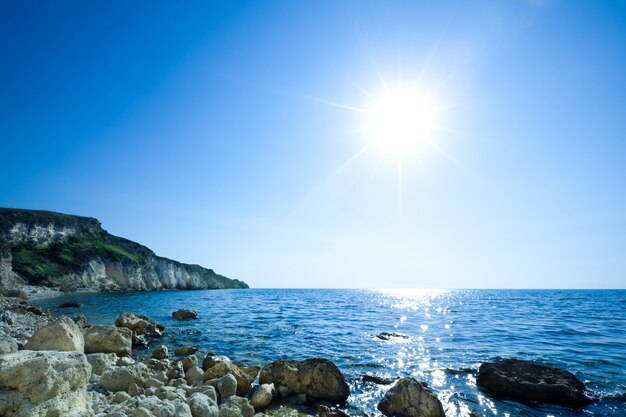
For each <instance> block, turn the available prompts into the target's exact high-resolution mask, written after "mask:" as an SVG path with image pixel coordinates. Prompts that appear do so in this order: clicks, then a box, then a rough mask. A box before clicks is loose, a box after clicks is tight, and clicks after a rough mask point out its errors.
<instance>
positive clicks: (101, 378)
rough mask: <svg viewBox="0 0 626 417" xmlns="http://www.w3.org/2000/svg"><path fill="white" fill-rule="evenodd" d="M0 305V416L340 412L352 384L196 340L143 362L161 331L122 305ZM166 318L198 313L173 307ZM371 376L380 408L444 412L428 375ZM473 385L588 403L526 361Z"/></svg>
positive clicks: (420, 414) (328, 370)
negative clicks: (108, 317)
mask: <svg viewBox="0 0 626 417" xmlns="http://www.w3.org/2000/svg"><path fill="white" fill-rule="evenodd" d="M11 295H20V294H11ZM22 296H23V294H22ZM0 311H1V312H0V415H2V416H38V417H39V416H41V417H49V416H75V417H82V416H91V417H93V416H97V417H104V416H113V417H170V416H171V417H179V416H182V417H253V416H256V417H265V416H276V417H282V416H290V417H296V416H297V417H305V416H312V415H319V416H320V417H345V416H346V412H345V408H343V407H344V405H345V403H346V400H347V399H348V398H349V396H350V387H349V385H348V383H347V381H346V378H345V377H344V375H343V373H342V372H341V370H340V369H339V368H338V367H337V366H335V364H333V363H332V362H331V361H329V360H327V359H322V358H310V359H306V360H302V361H294V360H279V361H274V362H271V363H268V364H265V366H263V367H260V366H257V365H246V364H243V363H239V362H235V361H232V360H230V359H229V358H227V357H225V356H221V355H218V354H215V353H212V352H209V353H207V354H206V355H204V356H203V357H200V356H196V352H198V351H199V347H198V346H173V347H167V346H165V345H160V346H158V347H157V348H156V349H154V350H153V352H152V355H151V356H152V357H151V358H149V359H143V360H140V359H139V358H136V357H135V358H133V356H132V355H133V348H135V347H137V346H141V345H143V346H146V345H147V344H148V343H150V344H155V342H156V345H158V338H159V337H160V336H161V335H162V334H163V332H164V331H167V330H166V329H165V327H164V326H162V325H161V324H159V323H156V322H155V321H153V320H151V319H150V318H149V317H146V316H142V315H139V314H135V313H132V312H120V314H119V316H118V318H117V320H116V321H115V325H113V323H111V325H97V326H91V325H90V324H89V323H88V321H87V319H86V318H85V317H84V316H77V317H74V318H72V319H70V318H68V317H61V318H53V317H51V316H50V315H49V314H48V313H47V312H45V311H42V310H41V309H39V308H37V307H33V306H30V305H29V304H28V302H27V301H26V300H25V299H23V298H20V297H5V296H0ZM172 317H173V318H174V319H176V320H194V319H196V318H197V317H198V315H197V313H196V312H194V311H192V310H177V311H173V312H172ZM170 349H172V350H173V352H170ZM367 378H368V380H371V382H372V383H382V384H384V385H389V386H390V388H389V389H388V391H387V392H386V394H385V395H384V397H383V399H382V400H381V401H380V403H379V404H378V410H379V411H380V412H381V413H383V414H384V415H385V416H388V417H395V416H397V417H445V411H444V407H443V405H442V403H441V401H440V400H439V399H438V398H437V396H436V394H435V393H434V392H433V391H431V390H430V389H429V387H427V386H426V385H425V384H424V383H422V382H420V381H417V380H415V379H413V378H400V379H399V380H397V381H388V380H385V381H383V380H378V379H377V378H376V377H375V376H367ZM364 380H365V378H364ZM392 384H393V385H392ZM477 385H478V387H479V388H480V389H482V390H483V391H484V392H486V393H489V394H490V395H493V396H494V397H495V398H506V399H512V400H518V401H536V402H540V403H557V404H563V405H567V406H570V407H581V406H584V405H586V404H588V403H589V402H591V401H592V400H591V398H590V397H589V395H588V393H587V392H586V391H585V386H584V384H583V383H582V382H580V381H579V380H578V379H577V378H576V377H575V376H574V375H572V374H570V373H569V372H567V371H563V370H559V369H555V368H548V367H545V366H540V365H537V364H533V363H531V362H526V361H516V360H505V361H499V362H496V363H484V364H483V365H482V366H481V367H480V369H479V372H478V378H477ZM478 416H479V414H477V413H472V417H478Z"/></svg>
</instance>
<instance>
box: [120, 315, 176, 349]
mask: <svg viewBox="0 0 626 417" xmlns="http://www.w3.org/2000/svg"><path fill="white" fill-rule="evenodd" d="M115 325H116V326H117V327H126V328H127V329H130V330H132V331H133V344H134V345H135V346H138V345H144V344H146V338H157V337H161V336H162V335H163V330H165V326H163V325H162V324H159V323H157V322H156V321H154V320H152V319H151V318H150V317H147V316H144V315H141V314H135V313H128V312H124V313H122V314H120V315H119V317H118V318H117V320H115Z"/></svg>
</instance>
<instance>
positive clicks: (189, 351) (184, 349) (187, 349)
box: [174, 345, 200, 356]
mask: <svg viewBox="0 0 626 417" xmlns="http://www.w3.org/2000/svg"><path fill="white" fill-rule="evenodd" d="M198 350H200V348H199V347H198V346H195V345H190V346H181V347H179V348H176V349H175V350H174V353H175V354H176V355H183V356H188V355H193V354H194V353H196V352H197V351H198Z"/></svg>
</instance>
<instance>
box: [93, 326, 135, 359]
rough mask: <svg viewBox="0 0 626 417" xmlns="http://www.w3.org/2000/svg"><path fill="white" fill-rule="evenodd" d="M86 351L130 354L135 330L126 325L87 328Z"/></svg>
mask: <svg viewBox="0 0 626 417" xmlns="http://www.w3.org/2000/svg"><path fill="white" fill-rule="evenodd" d="M84 338H85V353H115V354H116V355H119V356H130V355H131V353H132V350H133V346H132V338H133V332H132V331H131V330H130V329H127V328H125V327H115V326H92V327H89V328H88V329H86V330H85V333H84Z"/></svg>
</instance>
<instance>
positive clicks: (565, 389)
mask: <svg viewBox="0 0 626 417" xmlns="http://www.w3.org/2000/svg"><path fill="white" fill-rule="evenodd" d="M476 385H477V386H478V388H480V389H482V390H485V391H487V392H489V393H491V394H493V395H496V396H503V397H507V398H512V399H516V400H527V401H537V402H541V403H547V404H563V405H569V406H574V407H581V406H584V405H587V404H589V403H591V401H592V400H591V399H590V398H589V397H587V396H586V395H585V384H583V383H582V382H581V381H580V380H579V379H578V378H576V376H574V374H572V373H570V372H568V371H565V370H562V369H558V368H551V367H548V366H542V365H538V364H536V363H533V362H530V361H524V360H518V359H505V360H501V361H498V362H485V363H483V364H482V365H480V368H479V370H478V377H477V378H476Z"/></svg>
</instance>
